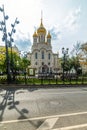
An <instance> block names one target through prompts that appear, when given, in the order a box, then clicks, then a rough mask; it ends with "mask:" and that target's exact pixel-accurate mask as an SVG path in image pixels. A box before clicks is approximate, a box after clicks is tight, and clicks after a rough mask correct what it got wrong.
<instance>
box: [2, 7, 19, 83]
mask: <svg viewBox="0 0 87 130" xmlns="http://www.w3.org/2000/svg"><path fill="white" fill-rule="evenodd" d="M0 11H1V12H2V14H3V20H2V21H0V25H1V27H0V31H2V32H3V37H2V41H3V42H5V48H6V74H7V82H8V83H10V81H11V73H10V72H11V66H10V63H11V62H12V61H13V60H12V59H11V61H10V58H9V52H8V47H11V58H12V42H13V41H14V40H13V38H12V34H13V33H15V32H16V30H15V29H14V27H15V24H18V23H19V21H17V18H16V20H15V22H14V24H11V27H12V30H11V33H9V32H7V26H6V21H7V20H8V18H9V17H8V15H5V10H4V5H3V6H2V8H1V7H0ZM8 36H9V39H8ZM11 65H12V64H11Z"/></svg>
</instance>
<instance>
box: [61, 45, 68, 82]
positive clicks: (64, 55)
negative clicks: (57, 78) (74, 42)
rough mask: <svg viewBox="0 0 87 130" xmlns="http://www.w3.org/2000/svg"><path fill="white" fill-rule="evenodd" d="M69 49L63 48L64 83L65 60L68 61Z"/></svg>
mask: <svg viewBox="0 0 87 130" xmlns="http://www.w3.org/2000/svg"><path fill="white" fill-rule="evenodd" d="M68 50H69V49H68V48H66V49H65V48H64V47H63V48H62V54H63V81H64V69H65V60H66V55H67V54H68Z"/></svg>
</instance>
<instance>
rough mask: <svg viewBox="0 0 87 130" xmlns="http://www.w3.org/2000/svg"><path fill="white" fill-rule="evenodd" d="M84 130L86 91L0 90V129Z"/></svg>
mask: <svg viewBox="0 0 87 130" xmlns="http://www.w3.org/2000/svg"><path fill="white" fill-rule="evenodd" d="M16 129H18V130H71V129H73V130H80V129H81V130H87V88H86V87H80V88H79V87H78V88H55V89H52V88H51V89H47V88H46V89H43V88H42V89H38V88H37V89H33V88H26V89H23V88H22V89H11V90H10V89H9V90H3V89H1V90H0V130H16Z"/></svg>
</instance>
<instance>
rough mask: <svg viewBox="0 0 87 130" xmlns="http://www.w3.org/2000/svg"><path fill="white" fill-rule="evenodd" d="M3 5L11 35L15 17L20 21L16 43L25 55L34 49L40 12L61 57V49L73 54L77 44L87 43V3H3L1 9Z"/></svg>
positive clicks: (26, 0)
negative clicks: (34, 38) (11, 24)
mask: <svg viewBox="0 0 87 130" xmlns="http://www.w3.org/2000/svg"><path fill="white" fill-rule="evenodd" d="M2 4H4V6H5V11H6V13H7V14H8V15H9V20H8V22H7V27H8V31H9V30H10V23H12V22H14V20H15V18H16V17H18V19H19V21H20V24H19V25H17V27H16V34H15V35H14V39H15V44H16V45H17V46H18V48H19V49H20V50H22V51H30V49H31V45H32V41H33V39H32V35H33V33H34V31H35V28H38V27H39V25H40V19H41V10H42V11H43V24H44V26H45V28H46V29H47V31H49V30H50V32H51V34H52V47H53V52H54V53H56V52H59V54H60V55H61V48H62V47H65V48H67V47H68V48H69V50H70V51H71V50H72V48H73V45H75V44H76V43H77V41H78V42H81V43H84V42H87V0H0V6H2ZM1 18H2V16H1V13H0V19H1ZM0 34H1V33H0ZM0 43H1V44H2V42H0Z"/></svg>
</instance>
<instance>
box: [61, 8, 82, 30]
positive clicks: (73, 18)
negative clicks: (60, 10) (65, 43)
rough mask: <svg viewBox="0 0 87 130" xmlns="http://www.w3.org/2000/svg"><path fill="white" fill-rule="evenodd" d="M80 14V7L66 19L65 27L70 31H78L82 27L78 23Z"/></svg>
mask: <svg viewBox="0 0 87 130" xmlns="http://www.w3.org/2000/svg"><path fill="white" fill-rule="evenodd" d="M80 14H81V9H80V7H79V8H77V9H76V10H74V11H71V12H70V13H69V14H68V16H67V17H66V18H65V21H64V27H65V28H66V29H67V30H69V31H76V30H77V29H78V28H79V26H80V25H79V22H78V19H79V17H80Z"/></svg>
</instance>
